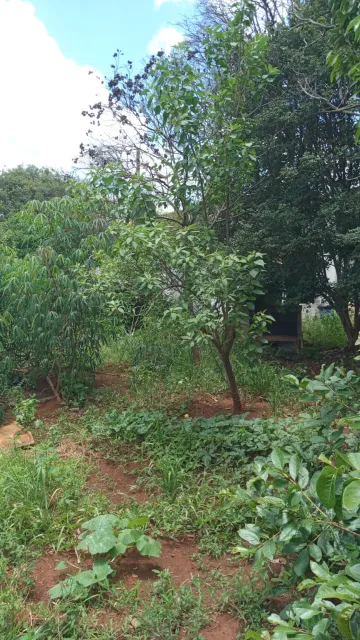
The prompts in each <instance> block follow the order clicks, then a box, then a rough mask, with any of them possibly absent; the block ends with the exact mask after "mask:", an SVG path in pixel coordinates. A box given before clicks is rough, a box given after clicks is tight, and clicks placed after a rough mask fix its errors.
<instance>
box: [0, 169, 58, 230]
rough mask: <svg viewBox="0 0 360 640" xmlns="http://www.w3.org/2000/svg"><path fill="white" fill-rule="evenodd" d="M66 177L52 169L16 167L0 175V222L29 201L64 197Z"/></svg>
mask: <svg viewBox="0 0 360 640" xmlns="http://www.w3.org/2000/svg"><path fill="white" fill-rule="evenodd" d="M66 182H67V177H66V175H65V174H63V173H61V172H58V171H55V170H54V169H44V168H43V169H41V168H38V167H35V166H34V165H29V166H28V167H23V166H18V167H16V168H15V169H7V170H3V171H2V172H1V173H0V220H1V219H2V218H5V217H7V216H9V215H10V214H12V213H17V212H18V211H20V209H22V207H23V206H24V205H25V204H26V203H27V202H29V201H30V200H39V201H42V200H50V199H51V198H56V197H62V196H64V195H65V190H66Z"/></svg>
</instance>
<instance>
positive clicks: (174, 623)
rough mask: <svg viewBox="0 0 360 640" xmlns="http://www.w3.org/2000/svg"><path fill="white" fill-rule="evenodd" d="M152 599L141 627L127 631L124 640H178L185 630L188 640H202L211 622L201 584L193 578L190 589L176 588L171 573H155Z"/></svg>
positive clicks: (141, 614)
mask: <svg viewBox="0 0 360 640" xmlns="http://www.w3.org/2000/svg"><path fill="white" fill-rule="evenodd" d="M155 573H157V575H158V579H157V581H156V582H155V583H154V587H153V593H152V597H151V599H150V601H149V602H147V603H144V607H143V610H142V611H141V612H140V611H139V612H138V614H137V616H136V621H137V625H136V627H135V628H134V626H132V629H131V630H129V629H127V630H125V631H124V632H123V637H124V638H134V639H135V638H138V639H139V640H140V639H141V640H173V639H174V640H175V638H178V637H179V633H180V632H181V631H182V633H183V635H182V637H183V638H184V640H185V639H186V640H200V638H201V636H200V630H201V629H202V628H203V627H204V626H205V625H206V623H207V621H208V611H207V608H206V605H205V602H204V595H203V593H202V590H201V581H200V580H199V579H197V578H193V579H192V580H191V583H190V584H189V586H185V585H183V586H181V587H179V588H178V589H177V588H176V587H175V586H174V584H173V582H172V579H171V575H170V573H169V571H168V570H165V571H162V572H155Z"/></svg>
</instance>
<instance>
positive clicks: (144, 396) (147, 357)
mask: <svg viewBox="0 0 360 640" xmlns="http://www.w3.org/2000/svg"><path fill="white" fill-rule="evenodd" d="M200 356H201V364H200V366H197V365H196V364H195V363H194V361H193V356H192V351H191V349H190V348H189V347H188V346H187V345H184V343H183V342H182V341H181V340H178V339H176V336H173V335H172V334H170V333H168V332H167V331H164V330H163V329H161V330H160V329H159V327H158V325H157V324H156V322H149V323H148V324H147V325H145V326H144V327H143V328H141V329H139V330H137V331H136V332H135V333H133V334H131V335H130V334H126V333H123V334H122V335H120V337H119V338H118V340H117V341H116V342H115V343H114V344H113V345H111V347H107V348H106V349H104V351H103V360H104V362H114V361H116V360H118V361H124V362H128V364H129V370H128V383H129V401H130V402H132V403H135V404H137V405H139V406H141V407H146V408H147V409H161V410H164V411H172V412H177V413H181V412H183V413H185V412H186V407H187V406H188V404H189V402H190V401H191V400H192V398H193V397H194V396H195V395H196V394H197V393H199V392H202V393H218V392H220V391H222V390H223V389H224V388H227V381H226V377H225V373H224V370H223V366H222V364H221V362H220V360H219V358H218V355H217V353H216V352H215V350H214V349H213V348H212V346H211V345H210V344H204V345H202V346H201V350H200ZM232 359H233V366H234V371H235V375H236V377H237V380H238V383H239V386H240V388H241V391H242V393H243V394H245V395H248V396H251V397H252V398H255V397H261V398H263V399H264V400H268V401H269V402H270V405H271V407H272V409H273V411H274V412H277V411H278V409H279V407H281V406H284V405H286V404H287V403H288V402H289V401H291V400H292V399H293V395H294V394H293V391H292V389H291V387H290V386H289V385H287V384H286V383H285V382H284V381H283V379H282V378H283V376H284V374H285V373H288V371H285V370H283V369H282V368H281V367H278V366H273V365H271V364H269V363H267V362H265V361H261V362H260V361H254V362H252V363H249V362H248V360H246V359H244V354H243V352H242V347H241V344H240V343H239V344H235V347H234V353H233V358H232ZM130 398H131V399H130Z"/></svg>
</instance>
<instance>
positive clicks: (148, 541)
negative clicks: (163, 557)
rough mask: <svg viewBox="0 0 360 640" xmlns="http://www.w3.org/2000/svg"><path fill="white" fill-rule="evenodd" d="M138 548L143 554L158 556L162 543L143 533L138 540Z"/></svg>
mask: <svg viewBox="0 0 360 640" xmlns="http://www.w3.org/2000/svg"><path fill="white" fill-rule="evenodd" d="M136 548H137V549H138V551H139V552H140V553H141V555H142V556H152V557H154V558H158V557H159V556H160V553H161V544H160V542H158V541H157V540H153V539H152V538H150V537H149V536H146V535H142V536H141V537H140V538H139V539H138V540H137V542H136Z"/></svg>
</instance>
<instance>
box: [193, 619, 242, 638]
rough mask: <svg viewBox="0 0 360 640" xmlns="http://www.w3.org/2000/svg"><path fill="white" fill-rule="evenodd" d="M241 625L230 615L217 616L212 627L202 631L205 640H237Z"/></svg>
mask: <svg viewBox="0 0 360 640" xmlns="http://www.w3.org/2000/svg"><path fill="white" fill-rule="evenodd" d="M239 631H240V623H239V621H238V620H236V619H235V618H233V617H232V616H231V615H230V614H229V613H222V614H221V615H219V616H217V618H216V619H215V620H214V622H213V623H212V624H211V626H209V627H206V629H203V630H202V631H201V633H202V635H203V636H204V638H205V640H236V638H237V634H238V633H239Z"/></svg>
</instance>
